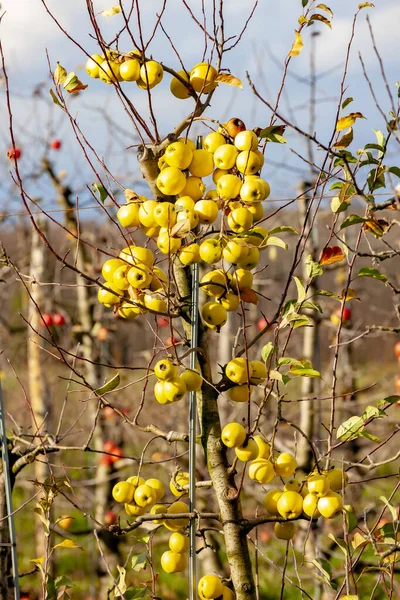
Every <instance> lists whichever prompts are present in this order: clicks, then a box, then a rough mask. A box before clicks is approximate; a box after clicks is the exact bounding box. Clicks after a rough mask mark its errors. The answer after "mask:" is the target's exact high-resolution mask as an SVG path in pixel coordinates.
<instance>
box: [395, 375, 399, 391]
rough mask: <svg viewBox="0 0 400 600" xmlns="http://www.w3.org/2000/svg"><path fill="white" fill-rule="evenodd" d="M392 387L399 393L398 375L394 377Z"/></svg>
mask: <svg viewBox="0 0 400 600" xmlns="http://www.w3.org/2000/svg"><path fill="white" fill-rule="evenodd" d="M394 387H395V388H396V390H397V391H398V392H400V375H396V377H395V378H394Z"/></svg>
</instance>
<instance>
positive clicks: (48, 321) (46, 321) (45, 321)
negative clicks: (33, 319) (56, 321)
mask: <svg viewBox="0 0 400 600" xmlns="http://www.w3.org/2000/svg"><path fill="white" fill-rule="evenodd" d="M40 324H41V326H42V327H46V325H47V327H51V326H52V325H53V317H52V316H51V314H50V313H43V314H42V318H41V319H40Z"/></svg>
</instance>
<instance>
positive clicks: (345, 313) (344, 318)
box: [339, 306, 351, 323]
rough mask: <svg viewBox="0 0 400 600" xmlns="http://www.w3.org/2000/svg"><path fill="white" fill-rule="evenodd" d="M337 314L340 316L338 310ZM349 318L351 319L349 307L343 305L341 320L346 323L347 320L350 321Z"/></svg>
mask: <svg viewBox="0 0 400 600" xmlns="http://www.w3.org/2000/svg"><path fill="white" fill-rule="evenodd" d="M339 316H340V311H339ZM350 319H351V309H350V308H349V307H348V306H345V307H344V309H343V315H342V322H343V323H346V322H347V321H350Z"/></svg>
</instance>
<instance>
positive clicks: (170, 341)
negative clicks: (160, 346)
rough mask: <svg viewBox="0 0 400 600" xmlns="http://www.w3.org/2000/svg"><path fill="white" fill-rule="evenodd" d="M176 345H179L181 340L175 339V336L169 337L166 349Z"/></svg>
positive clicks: (166, 341)
mask: <svg viewBox="0 0 400 600" xmlns="http://www.w3.org/2000/svg"><path fill="white" fill-rule="evenodd" d="M176 344H179V340H178V338H176V337H174V336H173V335H170V336H168V337H167V339H166V340H165V346H166V348H170V347H171V346H175V345H176Z"/></svg>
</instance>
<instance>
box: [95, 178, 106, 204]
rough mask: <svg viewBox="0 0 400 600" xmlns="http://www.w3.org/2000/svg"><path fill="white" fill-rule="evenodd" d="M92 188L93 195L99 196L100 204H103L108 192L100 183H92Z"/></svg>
mask: <svg viewBox="0 0 400 600" xmlns="http://www.w3.org/2000/svg"><path fill="white" fill-rule="evenodd" d="M92 188H93V190H94V193H95V194H98V195H99V200H100V202H101V203H102V204H104V200H105V199H106V198H107V197H108V192H107V190H106V189H105V187H103V186H102V185H101V183H92Z"/></svg>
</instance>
